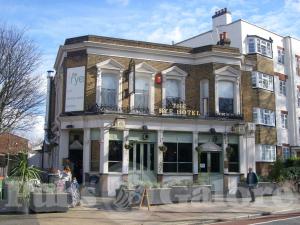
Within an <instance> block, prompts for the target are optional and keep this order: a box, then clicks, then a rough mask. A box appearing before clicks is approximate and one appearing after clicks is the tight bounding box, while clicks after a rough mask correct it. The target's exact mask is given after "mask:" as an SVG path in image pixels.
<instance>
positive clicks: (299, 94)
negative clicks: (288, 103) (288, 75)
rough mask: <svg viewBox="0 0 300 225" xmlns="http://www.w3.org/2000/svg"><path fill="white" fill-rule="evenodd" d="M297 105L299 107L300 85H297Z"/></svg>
mask: <svg viewBox="0 0 300 225" xmlns="http://www.w3.org/2000/svg"><path fill="white" fill-rule="evenodd" d="M297 107H298V108H299V107H300V87H297Z"/></svg>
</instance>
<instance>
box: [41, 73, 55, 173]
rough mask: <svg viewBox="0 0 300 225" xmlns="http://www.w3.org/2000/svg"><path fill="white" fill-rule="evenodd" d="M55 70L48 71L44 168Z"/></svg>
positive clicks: (43, 152)
mask: <svg viewBox="0 0 300 225" xmlns="http://www.w3.org/2000/svg"><path fill="white" fill-rule="evenodd" d="M53 72H54V71H53V70H48V71H47V98H46V113H45V124H44V130H45V132H44V142H45V144H44V147H43V150H42V168H44V154H45V147H46V146H48V145H49V144H50V141H49V129H51V127H50V125H49V123H50V99H51V81H52V73H53Z"/></svg>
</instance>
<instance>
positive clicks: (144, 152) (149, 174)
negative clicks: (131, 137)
mask: <svg viewBox="0 0 300 225" xmlns="http://www.w3.org/2000/svg"><path fill="white" fill-rule="evenodd" d="M153 171H154V144H153V143H135V144H133V148H131V149H130V150H129V174H128V180H129V182H131V183H133V184H137V183H139V182H141V181H153V180H154V179H155V176H154V172H153Z"/></svg>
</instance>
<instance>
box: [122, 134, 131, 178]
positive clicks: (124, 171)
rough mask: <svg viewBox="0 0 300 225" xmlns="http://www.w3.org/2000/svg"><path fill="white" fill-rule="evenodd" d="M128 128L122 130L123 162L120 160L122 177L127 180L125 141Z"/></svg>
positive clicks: (127, 160) (127, 153)
mask: <svg viewBox="0 0 300 225" xmlns="http://www.w3.org/2000/svg"><path fill="white" fill-rule="evenodd" d="M128 136H129V130H124V131H123V162H122V179H123V181H124V182H126V181H128V166H129V149H125V143H126V141H127V140H128Z"/></svg>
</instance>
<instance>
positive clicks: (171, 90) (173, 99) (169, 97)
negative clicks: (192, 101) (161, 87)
mask: <svg viewBox="0 0 300 225" xmlns="http://www.w3.org/2000/svg"><path fill="white" fill-rule="evenodd" d="M180 88H181V82H180V80H178V79H167V81H166V106H167V107H172V105H173V104H174V103H176V104H179V103H180V102H181V94H180Z"/></svg>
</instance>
